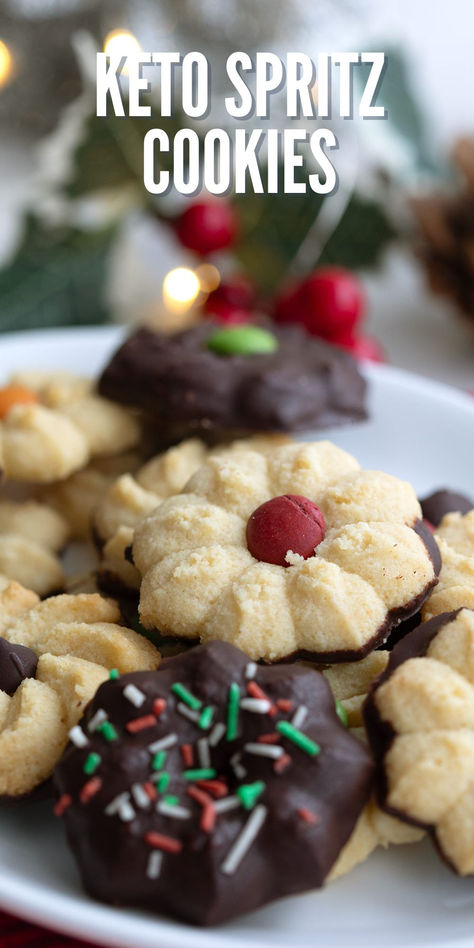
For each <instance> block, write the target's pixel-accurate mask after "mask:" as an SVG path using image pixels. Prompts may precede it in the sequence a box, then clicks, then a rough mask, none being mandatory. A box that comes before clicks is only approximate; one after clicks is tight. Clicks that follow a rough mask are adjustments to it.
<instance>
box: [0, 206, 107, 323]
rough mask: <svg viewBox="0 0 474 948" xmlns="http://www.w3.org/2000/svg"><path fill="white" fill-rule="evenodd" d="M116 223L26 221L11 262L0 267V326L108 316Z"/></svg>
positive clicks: (30, 218) (95, 320)
mask: <svg viewBox="0 0 474 948" xmlns="http://www.w3.org/2000/svg"><path fill="white" fill-rule="evenodd" d="M114 235H115V228H107V229H106V230H101V231H99V232H93V233H91V232H85V231H80V230H76V229H74V228H61V229H53V230H51V229H49V228H48V229H47V228H45V227H44V226H43V224H41V223H40V222H39V221H38V220H37V219H36V218H35V217H33V216H32V215H29V216H28V217H27V218H26V220H25V229H24V233H23V237H22V240H21V242H20V244H19V246H18V248H17V250H16V253H15V256H14V257H13V259H12V260H11V262H10V263H9V264H8V265H7V266H6V267H4V269H3V270H0V331H1V332H10V331H15V330H18V329H36V328H38V329H43V328H45V327H49V326H72V325H74V326H79V325H90V324H94V323H96V324H97V323H104V322H107V321H108V318H109V313H108V311H107V309H106V306H105V302H104V288H105V276H106V263H107V256H108V253H109V250H110V246H111V243H112V240H113V237H114Z"/></svg>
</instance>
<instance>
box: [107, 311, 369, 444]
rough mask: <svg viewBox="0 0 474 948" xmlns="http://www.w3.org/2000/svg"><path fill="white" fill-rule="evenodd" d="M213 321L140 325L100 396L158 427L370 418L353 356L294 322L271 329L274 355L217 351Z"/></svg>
mask: <svg viewBox="0 0 474 948" xmlns="http://www.w3.org/2000/svg"><path fill="white" fill-rule="evenodd" d="M214 331H215V325H214V324H213V323H211V322H207V323H206V324H205V325H199V326H197V327H194V328H192V329H187V330H185V331H183V332H179V333H174V334H172V335H169V334H159V333H155V332H152V331H151V330H149V329H140V330H138V331H137V332H136V333H134V335H132V336H130V338H129V339H127V341H126V342H125V343H124V344H123V345H122V346H121V348H120V349H119V350H118V351H117V352H116V353H115V355H114V356H113V358H112V360H111V361H110V363H109V364H108V366H107V367H106V369H105V371H104V372H103V374H102V377H101V379H100V382H99V390H100V392H101V393H102V394H103V395H107V396H108V397H109V398H111V399H113V400H115V401H117V402H120V403H122V404H125V405H129V406H132V407H133V408H139V409H142V410H144V411H145V412H146V413H147V414H149V415H151V416H152V417H153V419H154V420H155V422H156V423H157V424H158V425H159V426H160V429H162V430H163V431H169V432H170V434H171V433H172V432H176V434H178V433H179V434H180V435H182V436H184V435H185V434H186V433H191V432H209V431H212V430H221V431H234V432H235V431H259V430H261V431H297V430H301V429H303V428H309V427H314V426H316V427H319V428H326V427H329V426H330V425H334V424H338V423H341V422H346V421H351V420H352V421H358V420H361V419H365V418H366V417H367V413H366V409H365V382H364V380H363V378H362V376H361V375H360V373H359V371H358V369H357V366H356V363H355V362H354V360H353V359H352V357H351V356H350V355H348V354H347V353H345V352H343V351H342V350H340V349H338V348H336V347H334V346H330V345H329V344H327V343H325V342H323V341H322V340H320V339H315V338H313V337H311V336H309V335H307V333H306V332H304V330H302V329H300V328H298V327H290V328H289V327H273V326H272V333H273V335H274V336H275V337H276V339H277V341H278V348H277V349H276V351H275V352H272V353H267V354H260V355H250V356H242V355H229V356H227V355H226V356H223V355H216V354H214V353H213V352H211V351H210V350H209V349H208V347H207V341H208V339H209V338H210V337H211V336H212V333H213V332H214Z"/></svg>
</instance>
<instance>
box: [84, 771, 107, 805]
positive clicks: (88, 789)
mask: <svg viewBox="0 0 474 948" xmlns="http://www.w3.org/2000/svg"><path fill="white" fill-rule="evenodd" d="M101 786H102V780H101V779H100V777H92V778H91V779H90V780H88V781H87V783H85V784H84V786H83V788H82V790H81V792H80V794H79V799H80V801H81V803H89V800H91V799H92V797H94V796H95V795H96V793H98V791H99V790H100V788H101Z"/></svg>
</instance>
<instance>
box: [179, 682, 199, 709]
mask: <svg viewBox="0 0 474 948" xmlns="http://www.w3.org/2000/svg"><path fill="white" fill-rule="evenodd" d="M171 691H172V692H174V694H175V695H177V696H178V698H181V701H182V702H183V703H184V704H187V706H188V708H192V710H193V711H199V708H201V707H202V701H200V700H199V698H195V697H194V695H192V694H191V692H190V691H188V689H187V688H185V686H184V685H181V684H180V683H179V681H177V682H176V684H174V685H171Z"/></svg>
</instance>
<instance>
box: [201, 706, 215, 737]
mask: <svg viewBox="0 0 474 948" xmlns="http://www.w3.org/2000/svg"><path fill="white" fill-rule="evenodd" d="M213 714H214V708H212V707H211V705H210V704H209V705H208V706H207V708H204V711H201V716H200V718H199V721H198V727H200V728H201V730H203V731H207V730H208V728H210V726H211V721H212V717H213Z"/></svg>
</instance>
